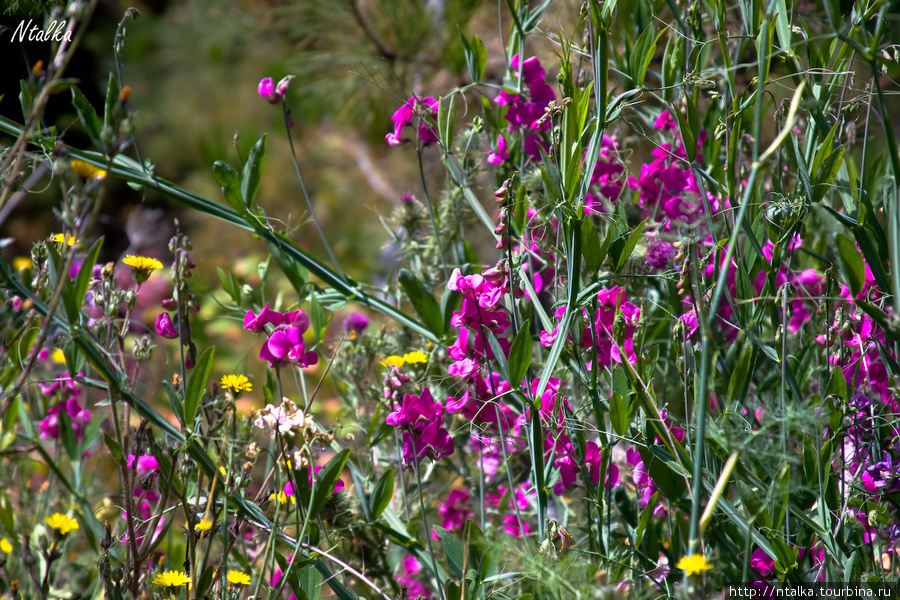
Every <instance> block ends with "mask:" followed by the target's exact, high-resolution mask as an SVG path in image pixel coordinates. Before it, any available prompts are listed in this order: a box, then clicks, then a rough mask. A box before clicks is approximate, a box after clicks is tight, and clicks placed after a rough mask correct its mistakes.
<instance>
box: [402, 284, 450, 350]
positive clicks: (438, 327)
mask: <svg viewBox="0 0 900 600" xmlns="http://www.w3.org/2000/svg"><path fill="white" fill-rule="evenodd" d="M397 279H398V280H399V281H400V285H401V286H403V291H405V292H406V295H407V296H408V297H409V301H410V302H412V305H413V309H414V310H415V311H416V314H417V315H419V318H420V319H422V322H423V323H424V324H425V326H426V327H428V329H429V330H430V331H431V332H432V333H433V334H434V335H435V336H437V337H441V336H443V335H444V319H443V318H442V317H441V307H440V305H439V304H438V301H437V300H435V298H434V296H432V295H431V292H429V291H428V289H427V288H426V287H425V285H424V284H423V283H422V282H421V281H419V280H418V278H416V276H415V275H413V274H412V273H411V272H410V271H408V270H406V269H400V273H398V275H397Z"/></svg>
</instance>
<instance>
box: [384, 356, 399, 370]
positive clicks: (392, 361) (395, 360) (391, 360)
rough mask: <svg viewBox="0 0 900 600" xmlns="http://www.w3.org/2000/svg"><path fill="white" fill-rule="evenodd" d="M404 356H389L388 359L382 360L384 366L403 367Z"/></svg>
mask: <svg viewBox="0 0 900 600" xmlns="http://www.w3.org/2000/svg"><path fill="white" fill-rule="evenodd" d="M403 362H404V361H403V357H402V356H388V357H387V358H386V359H384V360H383V361H381V366H382V367H402V366H403Z"/></svg>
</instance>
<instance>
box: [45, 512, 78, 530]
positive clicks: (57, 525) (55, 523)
mask: <svg viewBox="0 0 900 600" xmlns="http://www.w3.org/2000/svg"><path fill="white" fill-rule="evenodd" d="M44 522H45V523H46V524H47V525H48V526H49V527H50V528H52V529H55V530H57V531H58V532H59V533H60V534H61V535H67V534H68V533H69V532H70V531H75V530H76V529H78V521H76V520H75V519H73V518H71V517H67V516H66V515H64V514H62V513H53V514H52V515H50V516H49V517H44Z"/></svg>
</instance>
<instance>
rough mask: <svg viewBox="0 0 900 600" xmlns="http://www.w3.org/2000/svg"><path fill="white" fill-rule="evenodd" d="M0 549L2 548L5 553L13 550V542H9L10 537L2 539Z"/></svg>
mask: <svg viewBox="0 0 900 600" xmlns="http://www.w3.org/2000/svg"><path fill="white" fill-rule="evenodd" d="M0 550H2V551H3V553H4V554H9V553H10V552H12V551H13V547H12V544H10V543H9V540H8V539H6V538H3V539H0Z"/></svg>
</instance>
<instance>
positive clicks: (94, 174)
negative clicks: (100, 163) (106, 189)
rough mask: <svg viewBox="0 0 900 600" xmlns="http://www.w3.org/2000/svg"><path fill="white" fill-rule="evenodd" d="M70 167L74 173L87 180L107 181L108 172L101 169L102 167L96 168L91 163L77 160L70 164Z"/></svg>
mask: <svg viewBox="0 0 900 600" xmlns="http://www.w3.org/2000/svg"><path fill="white" fill-rule="evenodd" d="M69 166H71V167H72V172H73V173H75V174H76V175H78V176H79V177H82V178H84V179H87V180H97V181H99V180H101V179H106V171H105V170H104V169H101V168H100V167H96V166H94V165H92V164H91V163H89V162H87V161H84V160H80V159H77V158H76V159H75V160H73V161H72V162H70V163H69Z"/></svg>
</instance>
